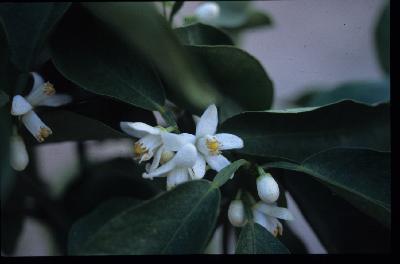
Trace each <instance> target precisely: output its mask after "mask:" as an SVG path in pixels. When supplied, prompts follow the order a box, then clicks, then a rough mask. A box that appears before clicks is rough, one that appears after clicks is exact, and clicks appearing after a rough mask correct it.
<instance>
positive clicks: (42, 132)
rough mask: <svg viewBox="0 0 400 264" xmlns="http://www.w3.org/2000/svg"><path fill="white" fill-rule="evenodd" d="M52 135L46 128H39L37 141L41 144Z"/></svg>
mask: <svg viewBox="0 0 400 264" xmlns="http://www.w3.org/2000/svg"><path fill="white" fill-rule="evenodd" d="M51 134H52V132H51V130H50V129H48V128H47V127H41V128H40V130H39V134H38V135H37V139H38V140H39V142H43V141H44V140H45V138H47V137H48V136H50V135H51Z"/></svg>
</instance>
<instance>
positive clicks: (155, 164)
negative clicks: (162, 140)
mask: <svg viewBox="0 0 400 264" xmlns="http://www.w3.org/2000/svg"><path fill="white" fill-rule="evenodd" d="M163 151H164V148H163V147H162V146H161V147H160V148H159V149H158V150H157V151H156V154H155V155H154V158H153V162H152V163H151V166H150V167H149V170H148V172H152V171H154V170H155V169H157V167H158V165H160V159H161V154H162V153H163Z"/></svg>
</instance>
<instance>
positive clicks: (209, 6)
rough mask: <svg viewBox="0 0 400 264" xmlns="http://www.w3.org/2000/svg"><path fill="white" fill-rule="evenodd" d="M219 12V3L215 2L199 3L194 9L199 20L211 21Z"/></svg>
mask: <svg viewBox="0 0 400 264" xmlns="http://www.w3.org/2000/svg"><path fill="white" fill-rule="evenodd" d="M219 13H220V8H219V5H218V4H217V3H215V2H207V3H204V4H201V5H199V7H197V8H196V10H195V11H194V14H195V16H196V17H197V19H198V20H200V21H201V22H212V21H214V20H215V19H216V18H217V17H218V16H219Z"/></svg>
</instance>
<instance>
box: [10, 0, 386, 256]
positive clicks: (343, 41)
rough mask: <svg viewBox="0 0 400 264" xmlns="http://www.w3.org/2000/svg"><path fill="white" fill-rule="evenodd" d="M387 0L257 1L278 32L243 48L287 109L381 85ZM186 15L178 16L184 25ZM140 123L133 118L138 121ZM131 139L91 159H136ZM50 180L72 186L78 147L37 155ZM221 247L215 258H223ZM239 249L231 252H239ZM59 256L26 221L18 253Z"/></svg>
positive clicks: (93, 151) (248, 39) (315, 245)
mask: <svg viewBox="0 0 400 264" xmlns="http://www.w3.org/2000/svg"><path fill="white" fill-rule="evenodd" d="M198 4H199V2H186V3H185V4H184V7H183V9H182V14H191V13H192V11H193V10H194V8H195V7H196V6H197V5H198ZM384 4H385V1H384V0H297V1H255V2H254V5H255V6H256V7H258V8H259V9H260V10H264V11H265V12H267V13H268V14H270V15H271V17H272V18H273V20H274V26H273V27H272V28H265V29H264V28H262V29H258V30H254V31H249V32H247V33H245V35H244V36H243V40H242V46H241V47H242V48H243V49H245V50H246V51H248V52H249V53H251V54H252V55H254V56H255V57H256V58H258V59H259V60H260V61H261V63H262V65H263V66H264V67H265V69H266V71H267V72H268V74H269V76H270V78H271V79H272V80H273V82H274V85H275V103H274V106H273V107H274V108H284V107H285V106H286V105H287V102H288V101H290V100H292V99H294V98H296V97H297V96H298V95H299V94H301V93H302V92H304V90H305V89H306V88H307V87H309V86H314V85H319V84H321V85H323V86H324V87H326V86H332V85H336V84H339V83H340V82H343V81H352V80H379V79H380V78H381V77H382V76H383V73H382V72H381V70H380V68H379V66H378V63H377V59H376V56H375V51H374V42H373V27H374V25H375V23H376V19H377V16H378V14H379V12H380V10H381V8H382V7H383V5H384ZM181 18H182V15H179V16H178V17H177V20H181ZM132 121H133V120H132ZM126 143H127V141H126V140H121V141H107V142H104V143H98V142H88V144H87V145H88V154H89V157H90V160H93V161H94V160H96V161H98V160H104V159H109V158H111V157H116V156H124V157H126V156H129V155H130V154H131V153H130V146H131V144H130V143H129V144H126ZM37 153H38V154H39V156H40V157H39V163H40V164H39V168H41V170H42V173H43V177H44V178H45V179H46V181H47V182H49V184H50V185H52V186H54V193H53V195H55V196H57V195H58V194H59V193H60V192H61V191H62V187H60V186H64V184H63V183H65V182H68V181H70V180H71V178H72V175H74V172H75V171H76V169H77V168H76V165H77V164H78V161H77V159H76V158H75V155H76V146H75V144H74V143H68V142H67V143H60V144H47V145H43V146H41V147H39V148H38V149H37ZM288 199H289V209H290V210H291V211H292V212H293V213H294V214H295V218H296V221H294V222H293V223H291V225H290V226H291V228H292V229H293V230H294V231H295V232H296V233H297V234H299V235H300V236H301V237H302V238H303V240H304V242H305V244H306V246H307V249H308V250H309V252H310V253H325V252H326V251H325V249H324V248H323V247H322V246H321V244H320V243H319V241H318V239H317V238H316V237H315V235H314V234H313V232H312V230H311V229H310V227H309V226H308V224H307V223H306V222H305V221H304V219H303V218H302V216H301V214H300V213H299V212H298V209H297V207H296V205H295V204H294V202H293V201H292V200H291V199H290V197H288ZM219 241H220V237H219V236H218V235H217V236H216V239H215V243H214V244H216V245H217V246H216V247H214V248H211V249H209V252H210V253H219V252H221V246H220V244H219V243H218V242H219ZM232 248H233V247H232V246H231V252H232V250H233V249H232ZM53 254H58V252H57V251H56V250H54V249H53V248H52V247H51V236H50V235H49V233H48V230H47V228H46V227H44V226H43V225H42V224H41V223H40V222H37V221H36V220H34V219H27V220H26V221H25V225H24V229H23V233H22V235H21V238H20V242H19V244H18V249H17V251H16V255H19V256H35V255H53Z"/></svg>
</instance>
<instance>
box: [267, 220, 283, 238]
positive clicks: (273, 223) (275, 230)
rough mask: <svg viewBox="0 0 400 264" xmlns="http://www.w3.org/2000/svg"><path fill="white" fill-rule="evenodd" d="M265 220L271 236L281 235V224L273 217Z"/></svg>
mask: <svg viewBox="0 0 400 264" xmlns="http://www.w3.org/2000/svg"><path fill="white" fill-rule="evenodd" d="M266 220H267V222H268V226H269V227H270V229H267V230H268V231H269V232H270V233H271V234H272V235H273V236H275V237H276V236H277V235H278V234H279V235H282V233H283V226H282V224H281V222H279V221H278V219H276V218H275V217H271V216H266Z"/></svg>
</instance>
